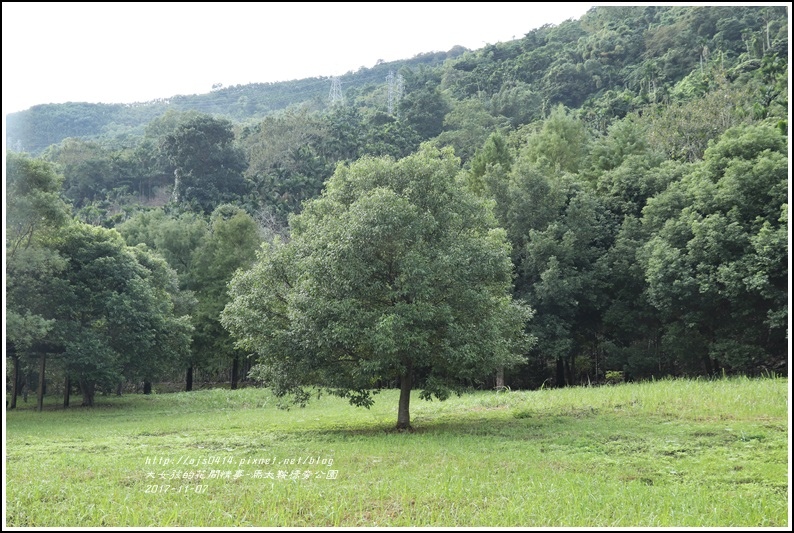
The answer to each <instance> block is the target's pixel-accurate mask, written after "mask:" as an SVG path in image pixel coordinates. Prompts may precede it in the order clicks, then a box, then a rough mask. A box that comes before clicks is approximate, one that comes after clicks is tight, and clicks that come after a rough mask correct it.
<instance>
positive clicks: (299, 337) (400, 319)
mask: <svg viewBox="0 0 794 533" xmlns="http://www.w3.org/2000/svg"><path fill="white" fill-rule="evenodd" d="M459 166H460V163H459V160H458V159H457V158H456V157H454V155H453V154H452V152H451V150H449V149H445V150H443V151H439V150H437V149H434V148H431V147H429V146H425V147H423V148H422V149H421V150H420V151H419V152H418V153H416V154H414V155H412V156H409V157H406V158H404V159H401V160H399V161H394V160H392V159H389V158H380V159H372V158H364V159H361V160H359V161H357V162H355V163H353V164H351V165H350V166H346V167H340V168H338V169H337V171H336V173H335V174H334V176H333V177H332V178H331V179H330V180H329V182H328V184H327V188H326V190H325V192H324V193H323V195H322V196H321V197H320V198H318V199H316V200H314V201H312V202H310V203H309V204H308V205H307V206H306V207H305V209H304V211H303V212H302V214H301V215H299V216H296V217H293V218H292V219H291V225H290V226H291V229H292V238H291V240H290V241H289V242H287V243H281V242H279V241H275V242H274V243H272V244H270V245H267V246H266V247H264V248H263V250H262V252H261V253H260V256H259V261H258V262H257V264H256V265H255V266H254V268H252V269H251V270H248V271H245V272H241V273H239V274H238V275H236V276H235V278H234V279H233V280H232V283H231V286H230V287H231V288H230V291H231V295H232V301H231V302H230V303H229V305H228V306H227V307H226V309H225V310H224V311H223V313H222V319H221V321H222V323H223V324H224V326H225V327H227V328H228V329H229V330H230V331H231V332H232V334H233V335H234V336H235V337H237V339H238V340H237V342H238V345H239V346H240V347H241V348H243V349H245V350H249V351H253V352H256V353H258V354H259V358H260V359H259V360H260V365H261V367H260V368H261V369H262V370H263V375H264V377H266V378H267V381H268V382H269V384H270V385H271V386H272V387H273V389H274V391H275V392H276V394H278V395H285V394H287V393H290V392H294V393H297V394H296V395H297V399H301V398H305V396H304V395H303V394H304V393H303V387H307V386H309V387H310V386H320V387H324V388H327V389H329V390H330V391H332V392H335V393H336V394H339V395H341V396H343V397H348V398H349V399H350V402H351V403H352V404H354V405H363V406H368V405H370V404H371V402H372V399H371V394H372V389H373V388H375V387H376V386H377V385H378V383H379V382H381V383H383V382H389V381H392V380H394V379H397V380H398V381H399V384H400V400H399V407H398V414H397V428H399V429H407V428H409V427H410V414H409V404H410V403H409V402H410V395H411V390H412V389H413V388H415V387H416V388H422V389H423V391H422V394H421V397H422V398H424V399H430V398H432V397H433V396H435V397H437V398H439V399H444V398H446V397H447V396H448V395H449V393H450V391H451V390H454V389H459V388H460V387H461V386H463V385H465V384H474V383H476V382H478V381H479V379H480V378H481V377H482V376H484V375H493V373H494V372H495V371H496V369H497V368H499V367H500V366H503V365H510V364H513V363H516V362H518V361H520V355H521V353H522V352H523V350H524V349H525V347H526V341H527V338H526V337H525V335H524V325H525V323H526V321H527V319H528V314H529V312H528V310H527V308H525V307H522V306H519V305H518V304H515V303H514V302H513V301H512V299H511V297H510V292H511V277H512V276H511V274H512V266H511V263H510V256H509V245H508V244H507V241H506V238H505V233H504V231H503V230H501V229H499V228H497V227H496V222H495V219H494V217H493V215H492V213H491V211H490V209H489V208H488V204H487V203H486V202H484V201H482V200H480V199H478V198H477V197H476V196H474V195H473V194H471V193H468V192H467V191H466V189H465V188H464V187H462V186H461V184H460V182H459V181H458V180H457V179H456V175H457V174H458V171H459Z"/></svg>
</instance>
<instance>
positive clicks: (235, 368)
mask: <svg viewBox="0 0 794 533" xmlns="http://www.w3.org/2000/svg"><path fill="white" fill-rule="evenodd" d="M239 373H240V358H239V357H238V356H236V355H235V356H234V359H233V360H232V384H231V387H232V390H234V389H236V388H237V378H238V374H239Z"/></svg>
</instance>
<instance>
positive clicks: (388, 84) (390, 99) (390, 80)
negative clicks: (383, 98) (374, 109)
mask: <svg viewBox="0 0 794 533" xmlns="http://www.w3.org/2000/svg"><path fill="white" fill-rule="evenodd" d="M386 89H387V90H388V95H389V96H388V104H387V106H386V108H387V109H388V112H389V114H390V115H391V114H392V111H393V110H394V72H392V71H391V70H390V71H389V75H388V76H386Z"/></svg>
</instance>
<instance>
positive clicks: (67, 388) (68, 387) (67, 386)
mask: <svg viewBox="0 0 794 533" xmlns="http://www.w3.org/2000/svg"><path fill="white" fill-rule="evenodd" d="M71 392H72V380H71V379H69V376H66V378H65V379H64V380H63V406H64V408H66V407H69V394H71Z"/></svg>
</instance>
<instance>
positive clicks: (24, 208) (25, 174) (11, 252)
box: [5, 152, 69, 408]
mask: <svg viewBox="0 0 794 533" xmlns="http://www.w3.org/2000/svg"><path fill="white" fill-rule="evenodd" d="M62 182H63V177H62V176H60V175H58V174H57V173H56V172H55V169H54V167H53V165H52V164H50V163H48V162H46V161H42V160H40V159H33V158H31V157H29V156H27V155H23V154H16V153H13V152H8V153H6V198H5V215H6V232H5V236H6V255H5V259H6V261H5V267H6V271H5V275H6V287H5V289H6V292H5V311H6V314H5V319H6V322H5V333H6V337H5V340H6V353H7V355H8V356H9V357H10V358H11V362H12V378H11V381H12V388H11V401H10V407H12V408H13V407H16V398H17V393H18V386H19V380H20V372H21V371H22V370H23V368H22V367H29V366H31V365H32V364H33V359H34V353H33V352H34V351H35V349H36V346H37V345H40V344H41V343H42V342H44V341H45V339H46V336H47V333H48V332H49V331H50V330H51V329H52V326H53V321H52V320H49V319H48V318H47V316H46V314H47V306H48V298H47V287H48V284H49V282H50V280H51V279H52V277H53V276H54V275H56V274H57V273H58V272H60V271H61V270H62V269H63V268H64V267H65V260H64V259H63V258H62V257H61V256H60V255H59V254H58V253H57V252H55V251H54V250H52V249H51V248H50V247H48V246H47V240H48V238H49V236H51V235H52V234H53V233H55V232H56V231H57V230H58V228H60V227H61V226H63V225H64V224H66V223H67V222H68V219H69V206H68V205H67V204H66V202H64V200H63V198H62V197H61V184H62Z"/></svg>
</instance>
